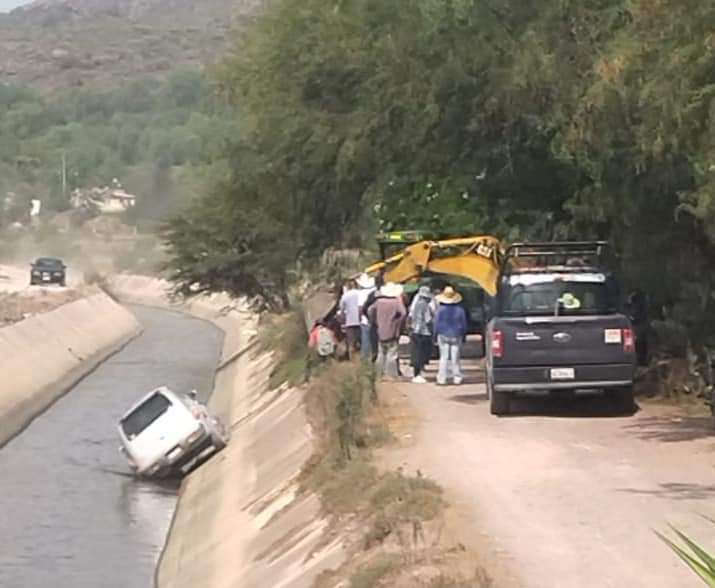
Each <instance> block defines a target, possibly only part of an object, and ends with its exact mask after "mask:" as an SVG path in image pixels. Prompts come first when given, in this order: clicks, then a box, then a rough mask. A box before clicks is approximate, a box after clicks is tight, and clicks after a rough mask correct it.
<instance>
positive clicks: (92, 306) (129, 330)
mask: <svg viewBox="0 0 715 588" xmlns="http://www.w3.org/2000/svg"><path fill="white" fill-rule="evenodd" d="M140 332H141V326H140V324H139V323H138V321H137V320H136V318H135V317H134V315H133V314H132V313H131V312H129V311H128V310H127V309H125V308H124V307H123V306H121V305H119V304H118V303H117V302H115V301H114V300H112V299H111V298H110V297H109V296H107V295H106V294H104V293H97V294H92V295H91V296H88V297H86V298H82V299H80V300H76V301H74V302H70V303H68V304H65V305H63V306H60V307H59V308H56V309H54V310H52V311H49V312H47V313H44V314H39V315H36V316H33V317H30V318H28V319H25V320H23V321H20V322H18V323H15V324H12V325H9V326H6V327H3V328H1V329H0V358H2V359H0V371H2V374H3V379H4V382H5V389H4V391H3V393H2V395H0V447H2V446H3V445H4V444H6V443H7V442H8V441H10V440H11V439H12V438H13V437H15V436H16V435H17V434H18V433H20V432H21V431H22V430H23V429H24V428H25V427H27V426H28V425H29V424H30V423H31V422H32V420H33V419H34V418H35V417H37V416H38V415H39V414H41V413H42V412H44V411H45V410H46V409H47V408H48V407H49V406H51V405H52V403H54V402H55V401H56V400H58V399H59V398H60V397H61V396H62V395H63V394H65V393H66V392H67V391H68V390H70V389H71V388H72V387H73V386H74V385H75V384H76V383H77V382H78V381H80V380H81V379H82V378H84V377H85V376H86V375H87V374H89V373H90V372H91V371H93V370H94V369H95V368H96V367H97V366H99V365H100V364H101V363H102V362H103V361H105V360H106V359H107V358H108V357H110V356H111V355H113V354H114V353H116V352H117V351H119V350H120V349H121V348H122V347H124V346H125V345H126V344H127V343H128V342H129V341H131V340H132V339H133V338H134V337H136V336H137V335H138V334H139V333H140Z"/></svg>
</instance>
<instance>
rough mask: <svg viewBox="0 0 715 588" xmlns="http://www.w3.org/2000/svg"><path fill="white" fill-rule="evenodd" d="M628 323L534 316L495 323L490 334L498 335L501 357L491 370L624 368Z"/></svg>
mask: <svg viewBox="0 0 715 588" xmlns="http://www.w3.org/2000/svg"><path fill="white" fill-rule="evenodd" d="M630 328H631V326H630V322H629V321H628V319H627V318H626V317H625V316H623V315H620V314H614V315H612V316H543V317H542V316H534V317H518V318H516V317H515V318H506V317H500V318H498V319H496V320H495V321H494V322H493V323H492V325H491V326H490V331H492V332H493V331H500V332H501V340H502V347H503V349H502V354H501V357H494V358H493V361H494V365H495V367H502V366H503V367H517V366H571V365H589V364H624V363H625V364H627V363H631V362H632V361H633V353H632V351H626V350H625V349H624V330H626V329H630Z"/></svg>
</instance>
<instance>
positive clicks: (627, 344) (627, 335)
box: [623, 329, 636, 353]
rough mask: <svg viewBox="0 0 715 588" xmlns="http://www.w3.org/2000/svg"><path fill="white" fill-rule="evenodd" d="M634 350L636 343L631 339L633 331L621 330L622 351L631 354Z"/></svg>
mask: <svg viewBox="0 0 715 588" xmlns="http://www.w3.org/2000/svg"><path fill="white" fill-rule="evenodd" d="M635 350H636V343H635V339H634V337H633V329H623V351H625V352H626V353H633V352H634V351H635Z"/></svg>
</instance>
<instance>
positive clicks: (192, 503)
mask: <svg viewBox="0 0 715 588" xmlns="http://www.w3.org/2000/svg"><path fill="white" fill-rule="evenodd" d="M167 286H168V285H167V284H166V283H165V282H161V281H159V280H156V279H153V278H147V277H141V276H115V277H113V278H112V279H111V280H110V281H109V283H108V288H109V290H110V292H112V294H113V295H115V296H117V297H118V298H119V299H120V300H123V301H126V302H132V303H139V304H146V305H154V306H166V305H169V304H170V301H169V298H168V297H167V296H166V292H167ZM174 307H175V308H177V309H181V310H184V311H186V312H189V313H191V314H192V315H194V316H198V317H200V318H204V319H206V320H210V321H212V322H214V323H215V324H216V325H218V326H219V327H220V328H221V329H223V330H224V332H225V333H226V338H225V341H224V349H223V359H222V363H221V365H220V366H219V369H218V370H217V372H216V380H215V387H214V392H213V395H212V396H211V400H210V405H211V408H212V410H213V411H215V412H216V413H217V414H218V415H219V416H220V417H221V418H222V419H223V420H224V422H226V423H227V424H228V425H229V426H230V427H231V434H232V437H231V442H230V444H229V446H228V447H227V448H226V449H225V450H224V451H223V452H221V453H220V454H218V455H217V456H215V457H214V458H213V459H211V460H210V461H209V462H208V463H206V464H204V465H203V466H201V467H200V468H199V469H198V470H196V471H195V472H193V473H192V474H191V475H190V476H188V477H187V478H186V479H185V480H184V481H183V483H182V486H181V490H180V496H179V503H178V506H177V510H176V513H175V516H174V522H173V524H172V528H171V531H170V533H169V537H168V538H167V543H166V546H165V549H164V553H163V555H162V558H161V561H160V563H159V567H158V569H157V582H156V583H157V586H158V587H159V588H196V587H199V586H200V587H201V588H218V587H221V588H224V587H226V588H229V587H237V588H238V587H240V588H268V587H270V588H282V587H283V588H288V587H290V588H302V587H306V588H307V587H308V586H312V585H313V582H314V581H315V579H316V578H317V576H318V575H319V574H320V573H321V572H322V571H324V570H326V569H330V568H334V567H337V566H338V565H340V563H341V562H342V559H343V557H344V551H343V549H342V541H341V540H340V538H333V539H331V540H326V537H327V534H326V530H327V527H328V521H327V520H326V519H324V518H323V517H322V516H321V511H320V502H319V499H318V498H317V497H316V496H314V495H311V494H299V493H298V482H297V479H298V476H299V475H300V472H301V470H302V468H303V466H304V464H305V463H306V461H307V460H308V459H309V458H310V457H311V455H312V454H313V449H314V446H313V435H312V431H311V428H310V426H309V424H308V420H307V417H306V414H305V410H304V404H303V398H302V394H301V393H300V392H298V391H294V390H277V391H275V390H274V391H271V390H270V386H269V384H268V380H269V375H270V372H271V368H272V365H273V363H272V358H271V356H270V354H258V352H257V351H255V350H251V343H252V341H253V340H254V337H255V334H256V329H257V317H256V316H255V315H254V314H253V313H251V312H250V311H249V310H248V309H246V308H245V307H244V306H243V305H241V304H240V303H238V302H237V301H235V300H233V299H231V298H230V297H228V296H225V295H214V296H210V297H199V298H196V299H194V300H192V301H190V302H188V303H187V304H185V305H180V306H174ZM247 350H248V351H247Z"/></svg>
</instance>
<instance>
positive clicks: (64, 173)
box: [62, 150, 67, 198]
mask: <svg viewBox="0 0 715 588" xmlns="http://www.w3.org/2000/svg"><path fill="white" fill-rule="evenodd" d="M62 198H67V156H66V155H65V151H64V150H62Z"/></svg>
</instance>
